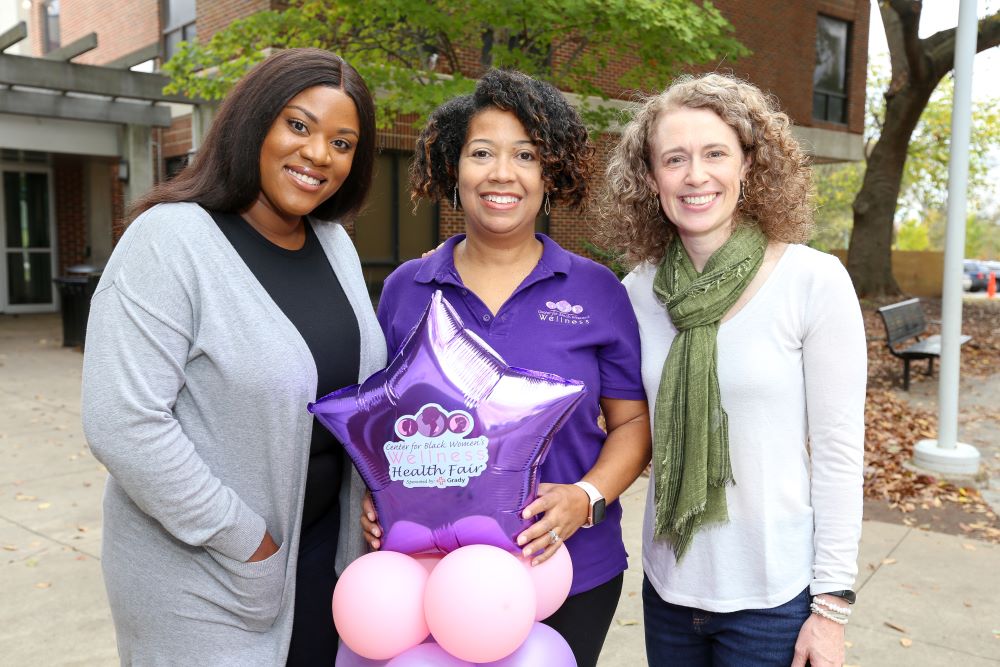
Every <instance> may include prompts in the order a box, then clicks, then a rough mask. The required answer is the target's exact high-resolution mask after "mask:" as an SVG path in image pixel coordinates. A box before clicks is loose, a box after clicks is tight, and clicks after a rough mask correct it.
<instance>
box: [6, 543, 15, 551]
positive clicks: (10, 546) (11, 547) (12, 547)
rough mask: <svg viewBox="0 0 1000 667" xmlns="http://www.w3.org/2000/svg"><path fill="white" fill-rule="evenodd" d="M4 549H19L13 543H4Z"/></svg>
mask: <svg viewBox="0 0 1000 667" xmlns="http://www.w3.org/2000/svg"><path fill="white" fill-rule="evenodd" d="M3 550H4V551H17V547H16V546H15V545H13V544H5V545H3Z"/></svg>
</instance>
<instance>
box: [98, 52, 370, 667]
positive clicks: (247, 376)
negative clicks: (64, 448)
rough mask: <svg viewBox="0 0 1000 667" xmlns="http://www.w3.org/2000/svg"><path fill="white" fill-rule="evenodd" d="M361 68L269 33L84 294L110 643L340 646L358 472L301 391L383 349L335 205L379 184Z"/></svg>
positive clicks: (231, 652) (131, 657) (353, 552)
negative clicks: (338, 624) (283, 46)
mask: <svg viewBox="0 0 1000 667" xmlns="http://www.w3.org/2000/svg"><path fill="white" fill-rule="evenodd" d="M374 152H375V124H374V111H373V103H372V98H371V95H370V94H369V92H368V89H367V87H366V86H365V84H364V81H363V80H362V79H361V78H360V76H359V75H358V73H357V72H356V71H355V70H354V69H353V68H352V67H351V66H350V65H348V64H347V63H345V62H344V61H343V60H342V59H340V58H339V57H338V56H335V55H333V54H331V53H329V52H325V51H320V50H317V49H291V50H287V51H281V52H279V53H277V54H276V55H274V56H272V57H271V58H269V59H268V60H266V61H265V62H264V63H262V64H261V65H259V66H258V67H257V68H256V69H254V70H253V71H252V72H251V73H250V74H248V75H247V76H246V77H245V78H244V79H243V80H242V81H241V82H240V83H239V84H238V85H237V86H236V87H235V88H234V89H233V91H232V92H231V94H230V95H229V97H228V98H227V100H226V101H225V102H224V103H223V105H222V107H221V109H220V112H219V115H218V117H217V118H216V120H215V122H214V123H213V126H212V129H211V131H210V132H209V134H208V136H207V137H206V140H205V142H204V145H203V147H202V149H201V150H200V151H199V153H198V156H197V158H196V160H195V161H194V163H193V164H192V165H191V166H189V167H188V168H187V169H185V170H184V171H183V172H181V173H180V174H179V175H178V176H176V177H175V178H174V179H173V180H172V181H169V182H167V183H164V184H162V185H160V186H158V187H157V188H156V189H154V190H153V191H152V192H151V193H150V194H149V195H147V196H146V197H145V198H143V199H142V200H141V201H139V202H137V203H136V205H135V206H134V209H133V213H134V214H137V215H138V217H136V218H135V219H134V221H133V222H132V224H131V225H130V226H129V228H128V230H127V231H126V232H125V234H124V235H123V237H122V239H121V241H120V242H119V243H118V246H117V247H116V249H115V252H114V254H113V255H112V257H111V260H110V261H109V263H108V266H107V268H106V270H105V272H104V275H103V277H102V279H101V282H100V285H99V286H98V289H97V292H96V294H95V295H94V298H93V302H92V306H91V315H90V323H89V325H88V334H87V345H86V354H85V357H84V375H83V421H84V429H85V432H86V435H87V439H88V441H89V443H90V446H91V448H92V450H93V452H94V454H95V455H96V456H97V458H98V459H100V460H101V461H102V462H103V463H104V464H105V465H106V466H107V468H108V471H109V472H110V475H111V476H110V478H109V479H108V484H107V489H106V492H105V499H104V543H103V555H102V562H103V568H104V577H105V583H106V586H107V591H108V598H109V600H110V603H111V609H112V614H113V616H114V621H115V627H116V631H117V638H118V649H119V653H120V656H121V660H122V663H123V664H141V665H149V664H208V665H277V664H282V663H285V662H286V660H287V661H288V663H289V664H307V663H309V662H310V661H316V660H319V661H322V662H323V663H325V664H332V662H333V660H334V656H335V654H336V642H337V636H336V631H335V629H334V627H333V624H332V621H331V618H330V606H329V605H330V595H331V593H332V589H333V585H334V583H335V581H336V574H335V569H334V568H335V563H334V561H336V572H337V573H339V572H340V571H342V569H343V568H344V567H345V566H346V564H347V563H348V562H350V560H352V559H353V558H355V557H357V556H358V555H360V553H361V552H362V549H363V545H364V542H363V540H362V537H361V533H360V526H359V525H358V523H357V520H356V517H357V516H358V515H359V514H360V491H361V488H362V487H361V484H360V479H359V478H358V476H357V474H356V473H355V472H354V468H353V466H352V465H351V463H350V462H349V461H347V460H346V458H345V457H344V455H343V450H342V448H341V447H340V444H339V443H337V442H336V441H334V440H332V436H329V435H328V434H327V433H326V431H325V429H322V428H317V427H315V425H314V420H313V417H312V416H311V415H310V414H309V413H308V412H307V411H306V404H307V403H308V402H309V401H312V400H315V399H316V398H317V397H318V396H321V395H324V394H325V393H328V392H329V391H332V390H334V389H336V388H339V387H340V386H344V385H348V384H353V383H354V382H357V381H360V380H362V379H364V378H365V377H367V376H368V375H369V374H371V373H372V372H374V371H376V370H378V369H379V368H381V367H382V366H384V364H385V342H384V339H383V337H382V333H381V331H380V329H379V325H378V322H377V321H376V320H375V317H374V313H373V312H372V308H371V303H370V301H369V299H368V294H367V291H366V289H365V284H364V280H363V279H362V275H361V266H360V263H359V261H358V256H357V253H356V252H355V250H354V247H353V245H352V244H351V241H350V239H349V237H348V235H347V234H346V232H345V231H344V229H343V227H341V225H340V224H338V223H337V222H333V221H335V220H343V219H350V218H351V217H352V216H353V215H355V214H356V213H357V212H358V210H359V209H360V207H361V205H362V203H363V202H364V199H365V196H366V195H367V192H368V189H369V187H370V184H371V174H372V164H373V161H374Z"/></svg>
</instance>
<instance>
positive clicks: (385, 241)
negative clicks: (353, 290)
mask: <svg viewBox="0 0 1000 667" xmlns="http://www.w3.org/2000/svg"><path fill="white" fill-rule="evenodd" d="M410 157H411V154H410V153H401V152H391V151H383V152H382V153H380V154H379V155H378V157H376V159H375V177H374V179H373V180H372V190H371V195H370V196H369V198H368V204H367V206H366V207H365V209H364V211H362V213H361V215H360V216H358V219H357V221H356V222H355V224H354V241H355V244H356V245H357V248H358V255H360V257H361V268H362V270H363V272H364V275H365V282H366V283H367V284H368V292H369V294H371V296H372V300H373V301H375V300H377V299H378V297H379V296H380V295H381V294H382V283H383V282H384V281H385V279H386V278H387V277H388V276H389V274H390V273H392V270H393V269H395V268H396V267H397V266H399V265H400V264H402V263H403V262H405V261H406V260H408V259H414V258H416V257H420V255H421V254H422V253H424V252H426V251H428V250H430V249H431V248H433V247H435V246H436V245H437V244H438V207H437V204H431V203H429V202H427V201H426V200H421V201H420V205H419V206H418V207H417V210H416V212H415V213H414V211H413V203H412V202H411V201H410V189H409V187H408V182H409V181H408V179H407V174H408V167H409V164H408V163H409V160H410Z"/></svg>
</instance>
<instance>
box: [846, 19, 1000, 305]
mask: <svg viewBox="0 0 1000 667" xmlns="http://www.w3.org/2000/svg"><path fill="white" fill-rule="evenodd" d="M921 8H922V5H921V3H920V2H917V1H914V0H880V2H879V9H880V11H881V12H882V22H883V24H884V25H885V28H886V41H887V42H888V43H889V55H890V58H891V60H892V83H891V84H890V85H889V91H888V92H887V93H886V104H885V120H884V122H883V123H882V134H881V136H880V137H879V140H878V142H877V143H876V144H875V148H874V149H873V150H872V153H871V155H870V156H869V157H868V165H867V169H866V170H865V179H864V182H863V183H862V185H861V190H859V191H858V196H857V197H855V199H854V228H853V229H852V230H851V245H850V248H848V251H847V271H848V272H849V273H850V274H851V279H852V280H853V281H854V289H855V290H856V291H857V293H858V295H859V296H881V295H895V294H899V293H900V289H899V285H897V284H896V280H895V278H893V276H892V236H893V231H894V226H893V222H894V218H895V215H896V200H897V199H898V198H899V190H900V186H901V183H902V180H903V167H904V166H905V164H906V151H907V148H908V146H909V144H910V137H911V135H912V134H913V130H914V128H916V126H917V122H918V121H919V120H920V114H922V113H923V111H924V107H926V106H927V101H928V100H929V99H930V96H931V93H932V92H934V88H935V87H936V86H937V84H938V82H939V81H940V80H941V78H942V77H943V76H944V75H945V74H947V73H948V72H949V71H951V69H952V67H953V65H954V60H955V32H956V29H955V28H949V29H947V30H942V31H940V32H938V33H935V34H934V35H931V36H930V37H927V38H926V39H920V38H919V37H918V36H917V32H918V27H919V24H920V10H921ZM997 44H1000V12H997V13H994V14H992V15H990V16H987V17H985V18H982V19H980V20H979V23H978V28H977V39H976V52H977V53H978V52H980V51H984V50H985V49H988V48H991V47H993V46H996V45H997Z"/></svg>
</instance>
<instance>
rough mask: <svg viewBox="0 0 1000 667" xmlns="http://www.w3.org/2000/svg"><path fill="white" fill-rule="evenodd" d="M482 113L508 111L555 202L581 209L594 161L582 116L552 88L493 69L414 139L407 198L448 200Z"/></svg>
mask: <svg viewBox="0 0 1000 667" xmlns="http://www.w3.org/2000/svg"><path fill="white" fill-rule="evenodd" d="M485 109H500V110H501V111H510V112H512V113H513V114H514V115H515V116H517V119H518V120H519V121H521V124H522V125H523V126H524V129H525V130H526V131H527V133H528V136H529V137H531V140H532V141H534V142H535V145H536V146H538V148H539V151H540V153H541V163H542V180H543V181H544V182H545V189H546V191H547V192H548V193H549V197H550V199H551V200H552V201H553V202H560V203H563V204H567V205H569V206H571V207H573V208H579V207H580V205H581V204H582V203H583V202H584V201H585V200H586V199H587V194H588V191H589V184H588V177H589V175H590V169H591V165H592V163H593V158H594V147H593V145H591V143H590V137H589V135H588V133H587V128H586V126H584V124H583V121H582V120H581V119H580V115H579V114H578V113H577V111H576V109H574V108H573V107H572V106H571V105H570V104H569V102H567V101H566V98H564V97H563V96H562V93H560V92H559V90H558V89H556V88H555V87H554V86H552V85H551V84H548V83H545V82H544V81H538V80H536V79H532V78H531V77H530V76H527V75H526V74H522V73H521V72H518V71H515V70H500V69H493V70H490V71H488V72H487V73H486V74H484V75H483V77H482V78H481V79H480V80H479V83H477V84H476V90H475V92H473V93H472V94H471V95H463V96H461V97H456V98H455V99H453V100H451V101H449V102H445V103H444V104H442V105H441V106H440V107H438V108H437V109H436V110H435V111H434V113H432V114H431V117H430V118H429V119H428V121H427V126H426V127H424V129H423V131H421V133H420V137H419V138H418V139H417V149H416V154H415V155H414V158H413V163H412V164H411V165H410V189H411V198H412V199H414V200H416V199H418V198H420V197H426V198H428V199H431V200H435V201H436V200H439V199H446V200H450V199H451V198H452V197H451V194H452V189H453V188H454V187H455V184H456V183H457V182H458V160H459V157H460V156H461V153H462V146H464V145H465V141H466V135H467V134H468V130H469V123H470V122H471V120H472V118H473V117H474V116H476V114H478V113H479V112H481V111H483V110H485Z"/></svg>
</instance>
